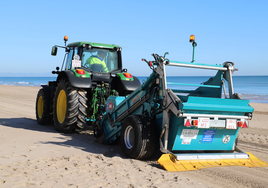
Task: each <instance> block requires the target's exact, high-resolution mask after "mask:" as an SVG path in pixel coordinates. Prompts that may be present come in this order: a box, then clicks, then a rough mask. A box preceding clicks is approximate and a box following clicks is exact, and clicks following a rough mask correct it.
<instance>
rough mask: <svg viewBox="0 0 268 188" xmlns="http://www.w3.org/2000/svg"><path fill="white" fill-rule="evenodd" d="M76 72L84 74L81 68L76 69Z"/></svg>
mask: <svg viewBox="0 0 268 188" xmlns="http://www.w3.org/2000/svg"><path fill="white" fill-rule="evenodd" d="M76 72H77V74H86V73H85V71H84V70H83V69H76Z"/></svg>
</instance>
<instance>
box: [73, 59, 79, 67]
mask: <svg viewBox="0 0 268 188" xmlns="http://www.w3.org/2000/svg"><path fill="white" fill-rule="evenodd" d="M72 67H81V61H80V60H72Z"/></svg>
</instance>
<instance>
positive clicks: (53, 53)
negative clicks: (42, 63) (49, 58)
mask: <svg viewBox="0 0 268 188" xmlns="http://www.w3.org/2000/svg"><path fill="white" fill-rule="evenodd" d="M57 51H58V48H57V47H56V46H53V47H52V51H51V55H54V56H56V55H57Z"/></svg>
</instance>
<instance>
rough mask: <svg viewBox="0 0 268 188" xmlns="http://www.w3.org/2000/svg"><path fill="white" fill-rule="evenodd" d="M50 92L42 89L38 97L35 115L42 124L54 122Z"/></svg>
mask: <svg viewBox="0 0 268 188" xmlns="http://www.w3.org/2000/svg"><path fill="white" fill-rule="evenodd" d="M49 94H50V93H45V90H44V89H40V90H39V91H38V94H37V97H36V103H35V115H36V120H37V122H38V124H40V125H48V124H51V123H52V122H53V120H52V115H51V113H50V108H49V103H50V100H49Z"/></svg>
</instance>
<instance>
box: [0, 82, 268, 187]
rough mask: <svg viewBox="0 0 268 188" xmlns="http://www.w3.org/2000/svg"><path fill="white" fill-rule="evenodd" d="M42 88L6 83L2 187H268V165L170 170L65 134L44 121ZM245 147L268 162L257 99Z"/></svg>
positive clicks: (264, 114) (1, 89)
mask: <svg viewBox="0 0 268 188" xmlns="http://www.w3.org/2000/svg"><path fill="white" fill-rule="evenodd" d="M39 89H40V88H39V87H23V86H5V85H1V86H0V187H7V188H10V187H79V188H80V187H199V188H202V187H267V185H268V178H267V177H268V167H264V168H246V167H224V168H210V169H204V170H198V171H191V172H167V171H165V170H164V169H163V168H162V167H161V166H160V165H158V164H157V162H156V160H157V158H158V157H159V154H158V153H156V154H155V156H154V157H153V158H152V159H151V160H150V161H139V160H133V159H128V158H126V157H125V156H124V154H123V153H122V151H121V148H120V143H118V142H117V143H115V144H113V145H102V144H98V143H96V142H95V138H94V137H93V135H92V132H91V131H83V132H81V133H79V134H78V133H77V134H61V133H58V132H57V131H55V129H54V127H53V126H41V125H38V124H37V122H36V120H35V100H36V95H37V92H38V90H39ZM251 105H252V106H253V107H254V108H255V111H254V116H253V120H252V121H251V122H250V128H248V129H243V130H241V131H240V133H239V144H238V146H239V147H240V149H242V150H244V151H247V152H251V153H253V154H254V155H256V156H257V157H259V158H261V159H262V160H264V161H266V162H268V147H267V146H268V124H267V122H268V104H260V103H252V104H251Z"/></svg>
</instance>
